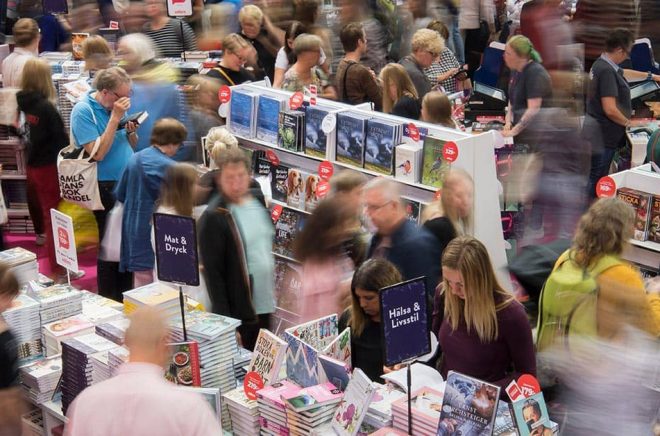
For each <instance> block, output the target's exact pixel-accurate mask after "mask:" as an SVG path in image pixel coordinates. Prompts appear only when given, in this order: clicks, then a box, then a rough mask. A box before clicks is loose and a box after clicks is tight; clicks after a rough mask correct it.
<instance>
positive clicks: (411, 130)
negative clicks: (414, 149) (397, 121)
mask: <svg viewBox="0 0 660 436" xmlns="http://www.w3.org/2000/svg"><path fill="white" fill-rule="evenodd" d="M408 136H409V137H410V139H412V140H413V141H419V129H418V128H417V126H416V125H415V124H414V123H410V124H408Z"/></svg>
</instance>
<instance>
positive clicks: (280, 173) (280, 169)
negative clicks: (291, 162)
mask: <svg viewBox="0 0 660 436" xmlns="http://www.w3.org/2000/svg"><path fill="white" fill-rule="evenodd" d="M288 178H289V167H288V166H286V165H284V164H281V163H280V164H279V165H277V166H273V167H272V170H271V181H270V183H271V185H270V190H271V194H272V197H273V200H275V201H279V202H280V203H286V195H287V192H288V190H287V179H288Z"/></svg>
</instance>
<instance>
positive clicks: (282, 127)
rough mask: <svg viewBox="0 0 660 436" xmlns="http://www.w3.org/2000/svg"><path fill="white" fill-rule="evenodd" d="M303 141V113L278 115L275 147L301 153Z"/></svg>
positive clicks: (288, 112) (291, 112) (289, 112)
mask: <svg viewBox="0 0 660 436" xmlns="http://www.w3.org/2000/svg"><path fill="white" fill-rule="evenodd" d="M304 139H305V113H304V112H301V111H282V112H280V115H279V125H278V136H277V145H278V146H279V147H280V148H283V149H285V150H289V151H302V149H303V144H304Z"/></svg>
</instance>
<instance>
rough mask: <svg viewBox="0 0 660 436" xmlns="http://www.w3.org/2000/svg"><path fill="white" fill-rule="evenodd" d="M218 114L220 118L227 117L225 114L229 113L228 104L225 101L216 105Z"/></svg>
mask: <svg viewBox="0 0 660 436" xmlns="http://www.w3.org/2000/svg"><path fill="white" fill-rule="evenodd" d="M218 115H220V116H221V117H222V118H227V115H229V105H228V104H227V103H222V104H221V105H220V107H218Z"/></svg>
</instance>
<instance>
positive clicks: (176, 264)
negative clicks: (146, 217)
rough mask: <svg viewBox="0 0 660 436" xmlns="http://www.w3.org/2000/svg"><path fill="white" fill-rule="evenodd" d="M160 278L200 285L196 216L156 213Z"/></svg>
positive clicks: (155, 223)
mask: <svg viewBox="0 0 660 436" xmlns="http://www.w3.org/2000/svg"><path fill="white" fill-rule="evenodd" d="M154 235H155V239H156V266H157V268H158V280H162V281H164V282H171V283H176V284H179V285H189V286H199V259H198V256H197V231H196V229H195V220H194V219H193V218H189V217H185V216H178V215H168V214H164V213H155V214H154Z"/></svg>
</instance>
